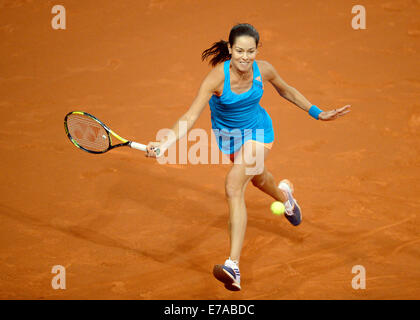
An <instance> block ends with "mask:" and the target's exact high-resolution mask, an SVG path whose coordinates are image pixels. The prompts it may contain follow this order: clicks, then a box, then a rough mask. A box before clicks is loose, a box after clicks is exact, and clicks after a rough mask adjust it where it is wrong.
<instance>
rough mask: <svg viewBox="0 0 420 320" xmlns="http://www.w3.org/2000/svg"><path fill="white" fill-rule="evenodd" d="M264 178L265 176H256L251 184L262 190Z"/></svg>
mask: <svg viewBox="0 0 420 320" xmlns="http://www.w3.org/2000/svg"><path fill="white" fill-rule="evenodd" d="M266 180H267V179H266V176H265V174H260V175H258V176H255V177H254V178H252V180H251V181H252V184H253V185H254V186H255V187H257V188H262V186H263V185H264V184H265V182H266Z"/></svg>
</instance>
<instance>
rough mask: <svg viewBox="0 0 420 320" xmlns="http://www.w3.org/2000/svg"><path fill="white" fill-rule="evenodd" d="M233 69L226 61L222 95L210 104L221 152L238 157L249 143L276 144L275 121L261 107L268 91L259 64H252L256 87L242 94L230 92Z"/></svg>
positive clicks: (215, 97) (253, 86)
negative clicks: (239, 151)
mask: <svg viewBox="0 0 420 320" xmlns="http://www.w3.org/2000/svg"><path fill="white" fill-rule="evenodd" d="M229 67H230V60H228V61H225V62H224V66H223V69H224V73H225V82H224V84H223V93H222V95H221V96H217V95H213V96H212V97H211V98H210V101H209V105H210V110H211V123H212V128H213V132H214V134H215V137H216V141H217V144H218V146H219V149H220V150H221V151H222V152H223V153H226V154H232V153H235V152H236V151H238V150H239V149H240V148H241V147H242V145H243V144H244V143H245V142H246V141H247V140H256V141H259V142H263V143H270V142H273V141H274V131H273V125H272V121H271V118H270V116H269V115H268V113H267V111H265V109H264V108H263V107H261V106H260V104H259V102H260V100H261V97H262V95H263V93H264V89H263V83H262V78H261V73H260V70H259V68H258V64H257V62H256V61H255V60H254V63H253V64H252V70H253V80H252V87H251V89H249V90H248V91H246V92H244V93H241V94H237V93H235V92H232V90H231V89H230V72H229Z"/></svg>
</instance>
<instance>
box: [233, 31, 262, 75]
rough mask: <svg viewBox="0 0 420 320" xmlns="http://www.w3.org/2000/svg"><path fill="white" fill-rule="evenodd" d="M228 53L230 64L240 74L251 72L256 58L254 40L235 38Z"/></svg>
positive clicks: (250, 38)
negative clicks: (230, 56)
mask: <svg viewBox="0 0 420 320" xmlns="http://www.w3.org/2000/svg"><path fill="white" fill-rule="evenodd" d="M229 53H230V54H231V55H232V58H231V63H232V64H233V65H234V67H235V68H237V69H238V70H239V71H241V72H247V71H249V70H251V68H252V63H253V62H254V60H255V58H256V56H257V45H256V43H255V39H254V38H253V37H250V36H240V37H237V38H236V41H235V43H234V44H233V46H232V47H230V46H229Z"/></svg>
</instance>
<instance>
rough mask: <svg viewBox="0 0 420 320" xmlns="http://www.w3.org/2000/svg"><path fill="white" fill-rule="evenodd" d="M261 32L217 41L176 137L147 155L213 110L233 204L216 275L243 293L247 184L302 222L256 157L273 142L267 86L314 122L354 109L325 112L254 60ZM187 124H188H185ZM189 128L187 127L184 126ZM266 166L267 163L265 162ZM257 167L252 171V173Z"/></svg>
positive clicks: (244, 30)
mask: <svg viewBox="0 0 420 320" xmlns="http://www.w3.org/2000/svg"><path fill="white" fill-rule="evenodd" d="M259 40H260V38H259V34H258V32H257V30H256V29H255V28H254V27H253V26H252V25H250V24H238V25H235V26H234V27H233V28H232V29H231V31H230V34H229V41H219V42H216V43H214V44H213V46H212V47H210V48H209V49H207V50H205V51H204V52H203V53H202V60H205V59H208V58H210V57H211V60H210V64H211V65H212V66H213V67H214V68H213V69H212V70H211V71H210V72H209V73H208V75H207V76H206V78H205V79H204V80H203V82H202V84H201V87H200V89H199V91H198V94H197V96H196V98H195V99H194V101H193V103H192V104H191V106H190V108H189V109H188V110H187V112H186V113H185V114H184V115H182V116H181V118H179V119H178V121H177V122H176V123H175V124H174V126H173V128H172V132H173V133H174V134H172V135H168V136H166V137H165V138H164V139H162V140H161V141H160V142H150V143H149V144H148V146H147V151H146V156H149V157H156V154H155V151H154V150H156V149H157V148H159V149H160V155H162V154H164V153H165V151H166V150H167V149H168V148H169V147H170V146H171V145H172V144H173V143H175V142H176V141H178V140H179V139H181V138H182V137H183V136H184V135H186V134H187V132H188V131H189V130H190V129H191V128H192V127H193V125H194V123H195V122H196V121H197V119H198V118H199V116H200V114H201V112H202V111H203V109H204V108H205V107H206V105H207V103H209V105H210V109H211V121H212V129H213V132H214V133H215V136H216V141H217V143H218V147H219V149H220V150H221V151H222V153H225V154H228V155H229V156H230V159H231V161H232V162H233V165H232V167H231V169H230V171H229V172H228V174H227V176H226V180H225V194H226V199H227V203H228V206H229V214H230V219H229V232H230V256H229V258H228V259H227V260H226V261H225V263H224V264H223V265H220V264H219V265H215V266H214V269H213V274H214V276H215V277H216V278H217V279H218V280H220V281H221V282H223V283H224V285H225V287H226V288H227V289H229V290H233V291H237V290H240V289H241V285H240V272H239V259H240V254H241V250H242V244H243V240H244V236H245V229H246V224H247V211H246V206H245V199H244V193H245V189H246V186H247V184H248V183H249V181H251V182H252V184H253V185H254V186H255V187H257V188H259V189H260V190H262V191H263V192H265V193H266V194H268V195H270V196H271V197H273V198H274V199H275V200H276V201H281V202H283V203H284V205H285V208H286V210H285V214H284V216H285V217H286V218H287V220H288V221H289V222H290V223H291V224H292V225H294V226H297V225H299V224H300V223H301V221H302V211H301V209H300V207H299V205H298V203H297V201H296V199H294V197H293V191H294V188H293V185H292V183H291V182H290V181H289V180H286V179H284V180H282V181H280V183H279V185H277V184H276V182H275V180H274V177H273V175H272V174H271V173H270V172H269V171H268V170H267V169H266V168H265V167H264V166H263V165H262V166H261V164H258V163H257V162H258V161H257V160H258V155H262V159H263V160H265V159H267V156H268V153H269V150H270V148H271V146H272V143H273V141H274V131H273V126H272V121H271V118H270V116H269V115H268V113H267V112H266V111H265V110H264V109H263V108H262V107H261V106H260V105H259V101H260V99H261V97H262V95H263V89H264V86H263V82H267V81H268V82H270V83H271V84H272V85H273V86H274V88H275V89H276V90H277V92H278V93H279V94H280V96H281V97H283V98H285V99H287V100H288V101H290V102H292V103H293V104H295V105H296V106H297V107H299V108H301V109H302V110H304V111H305V112H307V113H309V115H310V116H312V117H313V118H315V119H319V120H323V121H329V120H334V119H337V118H338V117H341V116H343V115H345V114H346V113H348V112H349V111H350V106H349V105H347V106H344V107H342V108H339V109H334V110H330V111H322V110H321V109H319V108H318V107H317V106H315V105H313V104H312V103H311V102H309V101H308V99H306V98H305V97H304V96H303V95H302V94H301V93H300V92H299V91H298V90H296V89H295V88H293V87H291V86H290V85H288V84H287V83H286V82H285V81H284V80H283V79H282V78H281V77H280V76H279V74H278V73H277V71H276V69H275V68H274V67H273V66H272V65H271V64H270V63H268V62H266V61H262V60H256V56H257V53H258V43H259ZM181 121H184V122H186V123H187V126H185V125H184V126H181V125H180V122H181ZM185 127H186V128H185ZM263 162H264V161H263ZM250 169H254V170H250Z"/></svg>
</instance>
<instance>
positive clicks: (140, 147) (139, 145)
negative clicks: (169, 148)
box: [130, 141, 160, 156]
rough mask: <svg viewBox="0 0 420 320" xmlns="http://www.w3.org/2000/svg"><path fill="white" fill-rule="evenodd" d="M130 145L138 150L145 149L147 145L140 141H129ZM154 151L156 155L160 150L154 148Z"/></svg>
mask: <svg viewBox="0 0 420 320" xmlns="http://www.w3.org/2000/svg"><path fill="white" fill-rule="evenodd" d="M130 147H131V148H133V149H137V150H140V151H146V147H147V146H146V145H145V144H141V143H137V142H133V141H131V142H130ZM155 153H156V155H157V156H159V154H160V150H159V149H156V150H155Z"/></svg>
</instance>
